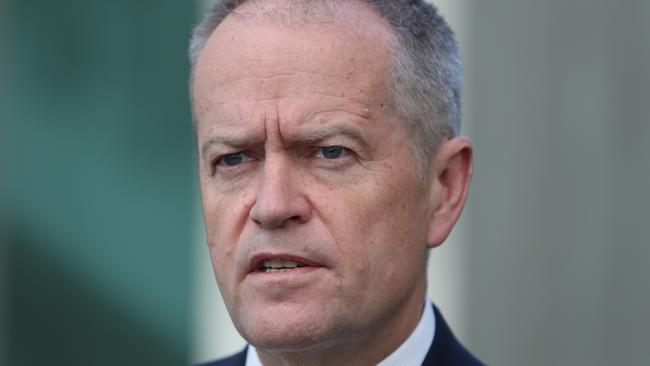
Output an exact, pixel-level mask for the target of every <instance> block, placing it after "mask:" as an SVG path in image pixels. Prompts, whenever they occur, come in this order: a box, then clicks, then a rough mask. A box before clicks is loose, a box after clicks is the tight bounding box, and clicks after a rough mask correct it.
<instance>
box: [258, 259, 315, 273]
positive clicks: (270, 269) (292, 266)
mask: <svg viewBox="0 0 650 366" xmlns="http://www.w3.org/2000/svg"><path fill="white" fill-rule="evenodd" d="M317 267H322V266H321V265H319V264H318V263H314V262H312V261H309V260H307V259H305V258H301V257H296V256H291V255H258V256H255V257H254V258H253V260H252V261H251V266H250V271H249V273H282V272H293V271H299V270H301V269H302V270H305V269H311V268H317Z"/></svg>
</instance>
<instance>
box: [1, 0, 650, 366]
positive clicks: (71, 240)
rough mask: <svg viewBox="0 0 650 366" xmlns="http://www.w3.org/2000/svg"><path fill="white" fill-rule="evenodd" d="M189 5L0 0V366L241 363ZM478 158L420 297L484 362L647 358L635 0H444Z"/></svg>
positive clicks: (646, 95)
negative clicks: (211, 206)
mask: <svg viewBox="0 0 650 366" xmlns="http://www.w3.org/2000/svg"><path fill="white" fill-rule="evenodd" d="M206 2H207V1H203V0H197V1H196V2H193V3H192V2H180V1H172V0H157V1H153V0H147V1H144V0H143V1H137V2H134V1H126V0H114V1H110V2H106V1H95V0H83V1H82V0H62V1H58V2H52V1H43V0H20V1H19V0H4V2H0V189H1V190H0V219H1V220H0V240H1V243H2V246H0V365H11V366H27V365H40V364H52V365H77V364H92V365H136V364H137V365H143V364H144V365H184V364H189V363H190V362H194V361H200V360H206V359H210V358H214V357H218V356H221V355H225V354H228V353H231V352H234V351H236V350H238V349H239V348H240V347H241V346H242V345H243V341H242V340H241V339H239V338H238V336H236V334H235V333H234V332H233V330H232V325H231V324H230V321H229V318H228V316H227V314H225V312H224V310H223V305H222V304H221V300H220V297H219V294H218V291H217V289H216V284H215V283H214V280H213V279H212V274H211V269H210V267H209V259H208V252H207V249H206V248H205V238H204V234H203V227H202V221H201V216H200V201H199V196H198V185H197V179H196V177H195V175H196V172H195V170H196V169H195V165H196V163H195V153H194V141H193V135H192V128H191V115H190V108H189V102H188V95H187V85H186V84H187V83H186V80H187V73H188V63H187V61H186V48H187V40H188V38H189V35H190V31H191V27H192V25H193V24H194V23H195V22H196V21H197V20H198V19H199V14H200V13H201V12H202V10H203V9H204V7H205V6H206ZM435 3H436V4H438V5H439V7H440V9H441V12H442V13H443V14H444V15H445V16H446V18H447V19H448V20H449V22H450V23H451V24H452V27H453V28H454V29H455V30H456V32H457V34H458V38H459V40H460V42H461V48H462V53H463V56H464V58H465V67H466V81H465V99H464V113H465V118H464V124H465V125H464V133H465V134H467V135H469V136H470V137H471V138H472V140H473V141H474V144H475V148H476V166H475V177H474V182H473V186H472V189H471V194H470V200H469V203H468V206H467V208H466V210H465V214H464V217H463V219H462V221H461V222H460V224H459V225H458V227H457V228H456V230H455V232H454V234H453V236H452V237H451V238H450V240H449V241H448V242H447V243H446V244H445V245H443V246H442V247H440V248H439V249H436V250H435V251H434V253H432V256H431V259H432V260H431V264H430V271H429V277H430V289H429V292H430V294H431V296H432V298H433V299H434V301H435V302H436V303H437V304H438V305H439V306H440V308H441V310H442V312H443V313H444V314H445V316H446V317H447V318H448V320H449V322H450V323H451V325H452V328H453V329H454V330H455V332H456V333H457V335H458V336H459V338H461V340H462V341H463V342H464V343H466V345H467V346H468V347H469V348H470V349H471V350H472V351H473V352H474V353H475V354H477V355H478V356H479V357H480V358H481V359H483V360H484V361H486V362H487V363H489V364H491V365H513V366H514V365H539V366H542V365H649V364H650V351H649V350H650V310H649V309H650V214H649V208H650V194H649V193H648V187H650V117H649V113H648V111H649V109H648V106H649V104H650V90H649V89H650V2H649V1H646V0H619V1H605V0H546V1H537V0H444V1H443V0H440V1H437V2H435Z"/></svg>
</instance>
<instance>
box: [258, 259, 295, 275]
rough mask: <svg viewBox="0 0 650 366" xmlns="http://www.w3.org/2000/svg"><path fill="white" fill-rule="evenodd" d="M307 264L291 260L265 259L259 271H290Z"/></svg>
mask: <svg viewBox="0 0 650 366" xmlns="http://www.w3.org/2000/svg"><path fill="white" fill-rule="evenodd" d="M305 266H306V265H305V264H302V263H299V262H294V261H290V260H272V261H264V262H263V263H262V265H261V266H260V268H259V270H258V271H259V272H266V273H273V272H288V271H293V270H294V269H296V268H302V267H305Z"/></svg>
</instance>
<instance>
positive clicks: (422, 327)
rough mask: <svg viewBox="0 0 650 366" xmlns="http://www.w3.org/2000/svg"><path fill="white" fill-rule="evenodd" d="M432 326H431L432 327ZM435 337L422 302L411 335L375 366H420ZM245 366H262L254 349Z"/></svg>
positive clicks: (427, 303)
mask: <svg viewBox="0 0 650 366" xmlns="http://www.w3.org/2000/svg"><path fill="white" fill-rule="evenodd" d="M432 325H433V326H432ZM435 335H436V316H435V315H434V314H433V306H432V305H431V299H429V298H428V297H427V298H426V300H425V302H424V311H423V312H422V316H421V317H420V322H419V323H418V325H417V327H415V329H414V330H413V332H412V333H411V335H410V336H409V337H408V338H407V339H406V340H405V341H404V343H402V344H401V345H400V346H399V347H398V348H397V349H396V350H395V351H394V352H393V353H391V354H390V355H389V356H388V357H386V358H385V359H384V360H383V361H381V362H380V363H378V364H377V366H402V365H421V364H422V362H423V361H424V358H425V357H426V356H427V352H429V347H431V344H432V343H433V338H434V337H435ZM246 366H263V365H262V362H261V361H260V359H259V357H258V356H257V351H256V350H255V347H253V346H251V345H249V346H248V351H247V353H246Z"/></svg>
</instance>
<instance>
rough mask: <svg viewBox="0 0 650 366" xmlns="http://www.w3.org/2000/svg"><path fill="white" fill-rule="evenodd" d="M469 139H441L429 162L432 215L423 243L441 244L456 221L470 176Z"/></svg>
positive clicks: (470, 155)
mask: <svg viewBox="0 0 650 366" xmlns="http://www.w3.org/2000/svg"><path fill="white" fill-rule="evenodd" d="M472 155H473V153H472V143H471V142H470V141H469V139H467V138H466V137H463V136H458V137H454V138H452V139H450V140H446V141H444V142H443V143H442V144H441V145H440V147H439V148H438V152H437V153H436V156H435V157H434V159H433V161H432V165H431V169H432V170H431V174H432V176H431V200H430V204H431V205H432V208H433V215H432V217H431V222H430V223H429V231H428V236H427V245H428V246H429V247H430V248H435V247H437V246H438V245H440V244H442V243H443V242H444V241H445V239H447V236H449V233H450V232H451V229H452V228H453V227H454V225H455V224H456V221H458V218H459V217H460V214H461V212H462V211H463V206H465V200H466V199H467V193H468V190H469V183H470V181H471V180H472V159H473V158H472Z"/></svg>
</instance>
